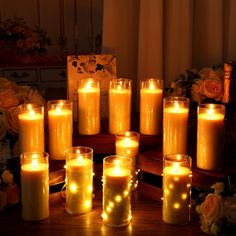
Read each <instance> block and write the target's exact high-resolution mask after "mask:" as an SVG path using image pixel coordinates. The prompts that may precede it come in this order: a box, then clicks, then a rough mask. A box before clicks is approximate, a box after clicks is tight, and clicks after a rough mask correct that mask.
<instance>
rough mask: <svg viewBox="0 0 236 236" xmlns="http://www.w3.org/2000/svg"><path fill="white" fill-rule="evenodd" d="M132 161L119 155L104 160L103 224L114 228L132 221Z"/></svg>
mask: <svg viewBox="0 0 236 236" xmlns="http://www.w3.org/2000/svg"><path fill="white" fill-rule="evenodd" d="M130 175H131V159H130V158H129V157H123V156H118V155H113V156H108V157H105V158H104V159H103V212H102V218H103V223H104V224H106V225H108V226H112V227H121V226H125V225H128V224H129V223H130V220H131V196H130V178H131V176H130Z"/></svg>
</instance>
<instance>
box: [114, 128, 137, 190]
mask: <svg viewBox="0 0 236 236" xmlns="http://www.w3.org/2000/svg"><path fill="white" fill-rule="evenodd" d="M139 136H140V135H139V133H137V132H133V131H125V132H120V133H118V134H117V135H116V143H115V146H116V154H117V155H121V156H126V157H129V158H131V162H132V163H131V191H134V190H135V189H136V188H137V186H138V173H139V169H138V153H139Z"/></svg>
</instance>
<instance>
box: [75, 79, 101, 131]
mask: <svg viewBox="0 0 236 236" xmlns="http://www.w3.org/2000/svg"><path fill="white" fill-rule="evenodd" d="M78 131H79V134H82V135H93V134H98V133H99V132H100V85H99V81H98V80H96V79H93V78H85V79H80V80H78Z"/></svg>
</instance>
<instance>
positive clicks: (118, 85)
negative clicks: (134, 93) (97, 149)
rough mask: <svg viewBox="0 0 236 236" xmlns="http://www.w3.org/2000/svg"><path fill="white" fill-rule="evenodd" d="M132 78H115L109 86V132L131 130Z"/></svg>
mask: <svg viewBox="0 0 236 236" xmlns="http://www.w3.org/2000/svg"><path fill="white" fill-rule="evenodd" d="M130 117H131V80H129V79H125V78H119V79H113V80H111V81H110V86H109V132H110V133H111V134H117V133H119V132H121V131H126V130H130V123H131V122H130Z"/></svg>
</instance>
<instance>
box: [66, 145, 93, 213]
mask: <svg viewBox="0 0 236 236" xmlns="http://www.w3.org/2000/svg"><path fill="white" fill-rule="evenodd" d="M92 202H93V150H92V149H91V148H89V147H80V146H78V147H72V148H70V149H68V150H67V154H66V211H67V212H68V213H70V214H85V213H88V212H90V211H91V210H92V206H93V204H92Z"/></svg>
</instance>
